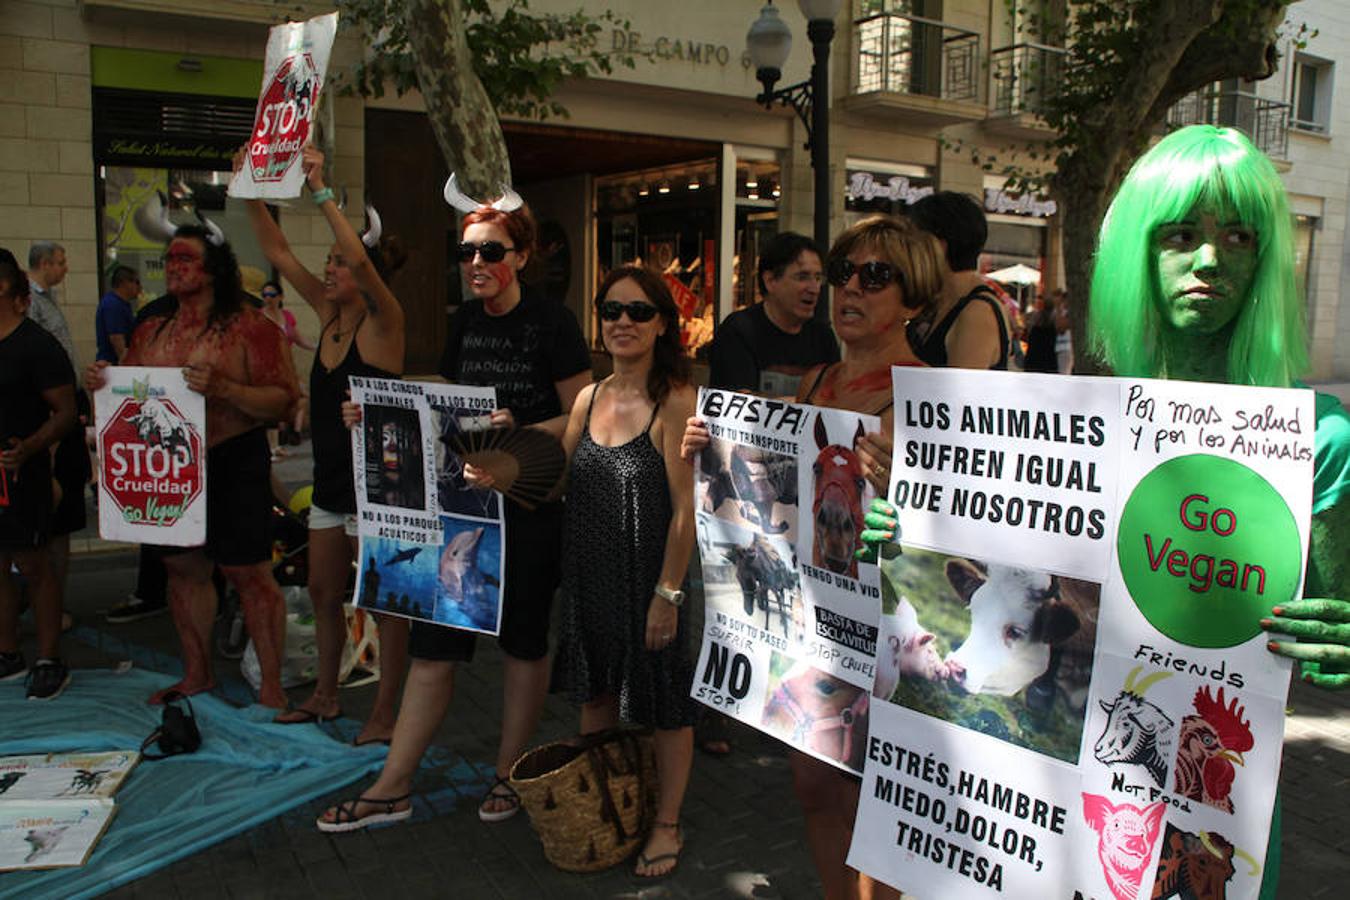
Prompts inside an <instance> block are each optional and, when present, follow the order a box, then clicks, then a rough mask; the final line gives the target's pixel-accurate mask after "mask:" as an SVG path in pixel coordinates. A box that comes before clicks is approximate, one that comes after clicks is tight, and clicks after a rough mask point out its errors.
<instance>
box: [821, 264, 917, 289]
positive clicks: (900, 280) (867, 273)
mask: <svg viewBox="0 0 1350 900" xmlns="http://www.w3.org/2000/svg"><path fill="white" fill-rule="evenodd" d="M854 272H857V273H858V286H859V287H861V288H862V289H863V290H864V291H867V292H869V293H871V292H874V291H879V290H882V289H883V288H885V287H886V286H887V285H889V284H890V283H891V282H892V281H894V282H895V283H896V284H898V285H900V286H901V287H902V288H903V287H904V286H905V276H904V273H903V272H901V271H900V270H899V269H897V268H896V267H895V266H893V265H891V264H890V263H888V262H882V261H881V260H879V259H874V260H872V261H870V262H865V263H863V264H862V265H861V266H858V265H854V263H853V260H851V259H844V258H840V259H832V260H830V263H829V265H828V266H826V269H825V277H826V278H827V279H829V282H830V284H832V285H834V286H835V287H843V286H844V285H846V284H848V280H849V279H850V278H852V277H853V273H854Z"/></svg>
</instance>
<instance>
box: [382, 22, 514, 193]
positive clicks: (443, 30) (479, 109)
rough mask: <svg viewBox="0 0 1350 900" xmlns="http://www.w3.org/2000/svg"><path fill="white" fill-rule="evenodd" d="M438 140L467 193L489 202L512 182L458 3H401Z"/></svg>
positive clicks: (503, 140) (498, 127) (494, 113)
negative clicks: (474, 66)
mask: <svg viewBox="0 0 1350 900" xmlns="http://www.w3.org/2000/svg"><path fill="white" fill-rule="evenodd" d="M399 7H400V10H401V13H400V14H401V15H402V16H403V18H404V22H405V24H406V27H407V30H408V41H409V44H410V46H411V49H412V52H413V58H414V59H415V60H416V67H417V83H418V85H419V86H420V88H421V91H422V99H423V101H424V102H425V103H426V107H427V118H428V119H430V121H431V128H432V131H433V132H434V133H435V135H436V142H437V144H439V145H440V148H441V154H442V155H443V156H444V157H445V162H446V164H447V165H448V166H449V167H450V171H451V172H454V173H456V175H457V176H458V181H459V186H460V189H461V190H462V191H464V193H466V194H468V195H469V196H470V197H474V198H477V199H479V200H484V201H490V200H492V199H494V198H496V197H499V196H501V194H502V190H503V188H504V187H505V186H509V185H510V184H511V162H510V159H509V158H508V157H507V154H506V138H505V137H503V136H502V126H501V123H500V122H499V121H498V120H497V111H496V110H495V109H494V108H493V106H492V103H491V101H489V100H488V96H487V92H486V91H484V90H483V84H482V82H480V81H479V80H478V75H477V74H476V73H475V72H474V68H473V58H472V56H471V55H470V53H469V43H468V39H467V37H466V31H465V21H464V8H463V6H462V5H461V3H460V0H404V2H403V3H402V4H399Z"/></svg>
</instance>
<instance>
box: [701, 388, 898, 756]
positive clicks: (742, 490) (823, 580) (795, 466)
mask: <svg viewBox="0 0 1350 900" xmlns="http://www.w3.org/2000/svg"><path fill="white" fill-rule="evenodd" d="M698 410H699V416H700V417H701V418H702V419H703V420H704V421H705V422H707V423H708V430H709V432H710V433H711V435H712V440H711V442H710V443H709V445H708V446H707V447H706V448H705V449H704V450H703V451H702V453H700V454H699V459H698V462H697V464H696V470H695V476H694V504H695V511H696V524H697V531H698V545H699V555H700V557H701V559H702V563H703V581H704V589H705V596H706V602H707V613H706V621H705V625H704V633H703V645H702V648H701V650H700V653H699V660H698V666H697V669H696V671H695V677H694V685H693V689H692V695H693V697H694V698H695V699H696V700H699V701H701V702H703V703H705V704H707V705H709V706H711V707H713V708H714V709H718V710H720V711H722V712H723V713H726V714H727V715H730V716H732V717H733V718H736V719H738V720H740V721H742V722H745V723H747V724H749V725H752V726H754V727H755V728H758V729H760V730H762V731H765V732H767V733H769V734H771V735H773V736H775V737H778V738H780V739H782V740H783V741H785V742H787V743H788V744H790V745H792V746H793V747H796V748H797V749H799V750H802V751H803V752H806V753H810V754H811V755H813V756H816V757H818V758H820V759H823V760H825V761H827V762H830V763H832V764H834V765H836V766H840V767H841V768H845V769H850V770H852V771H855V772H856V771H860V770H861V767H862V751H863V746H864V741H865V738H866V735H867V714H868V713H867V708H868V695H869V691H870V689H871V684H872V670H873V665H874V663H875V658H876V630H877V611H878V609H879V597H880V588H879V586H878V576H877V569H876V567H875V566H872V565H867V564H862V565H860V564H859V563H858V562H857V561H856V560H855V559H854V558H853V551H854V549H856V547H857V536H858V532H859V531H860V530H861V523H862V510H863V508H864V507H865V506H866V504H868V503H870V502H871V499H872V492H871V488H870V486H868V484H867V482H866V481H865V480H864V479H863V477H862V466H861V464H860V463H859V461H858V457H857V455H856V454H855V453H854V449H853V448H854V445H855V444H856V442H857V440H858V438H859V437H861V436H862V435H863V434H864V433H868V432H875V431H877V430H878V429H879V428H880V420H879V419H877V417H876V416H864V415H859V414H857V413H851V412H846V411H844V410H836V409H821V408H818V407H814V406H806V405H803V404H797V403H786V402H783V401H780V400H769V399H764V398H760V397H752V396H749V395H746V394H737V393H733V392H731V391H721V390H708V389H703V390H700V391H699V398H698ZM802 503H807V504H809V506H808V508H807V514H805V515H802V514H799V510H800V509H801V504H802Z"/></svg>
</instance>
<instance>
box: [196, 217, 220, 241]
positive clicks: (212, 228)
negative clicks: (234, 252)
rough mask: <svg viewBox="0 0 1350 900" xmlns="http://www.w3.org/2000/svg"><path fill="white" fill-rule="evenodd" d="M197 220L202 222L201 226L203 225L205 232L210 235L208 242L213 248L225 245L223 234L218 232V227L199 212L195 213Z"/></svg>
mask: <svg viewBox="0 0 1350 900" xmlns="http://www.w3.org/2000/svg"><path fill="white" fill-rule="evenodd" d="M197 218H199V219H201V220H202V225H204V226H205V227H206V230H207V231H209V232H210V233H211V234H210V237H209V238H208V240H209V241H210V242H211V243H212V244H213V245H214V246H216V247H219V246H221V245H222V244H224V243H225V232H223V231H221V230H220V226H219V225H217V224H216V223H215V222H212V221H211V220H210V219H208V218H207V217H206V216H204V215H202V214H201V213H200V212H198V213H197Z"/></svg>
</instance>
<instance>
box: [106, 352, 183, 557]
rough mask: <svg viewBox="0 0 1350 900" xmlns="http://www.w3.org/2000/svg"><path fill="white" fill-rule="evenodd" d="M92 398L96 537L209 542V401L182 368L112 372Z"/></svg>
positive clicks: (119, 368) (121, 368) (128, 368)
mask: <svg viewBox="0 0 1350 900" xmlns="http://www.w3.org/2000/svg"><path fill="white" fill-rule="evenodd" d="M103 372H104V376H105V378H106V382H105V383H104V385H103V387H102V388H100V389H99V390H98V391H96V392H95V393H94V425H95V431H96V433H97V435H98V461H99V465H98V472H97V473H96V475H97V478H98V484H99V504H98V532H99V536H100V537H102V538H103V539H104V540H109V541H133V542H136V543H141V544H166V545H169V546H176V547H195V546H198V545H200V544H203V543H205V542H206V503H207V497H206V398H205V397H204V396H202V395H201V394H199V393H197V392H196V391H194V390H192V389H191V388H189V387H188V386H187V382H186V381H185V380H184V379H183V373H182V370H181V369H178V368H173V367H150V366H109V367H108V368H106V369H104V370H103Z"/></svg>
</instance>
